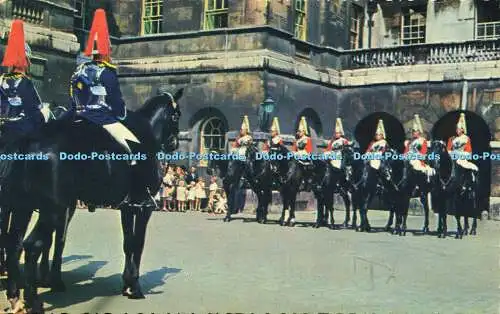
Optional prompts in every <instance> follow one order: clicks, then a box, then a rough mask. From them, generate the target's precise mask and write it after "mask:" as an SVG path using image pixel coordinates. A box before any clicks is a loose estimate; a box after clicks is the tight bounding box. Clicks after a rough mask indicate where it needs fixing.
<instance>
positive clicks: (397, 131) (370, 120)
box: [354, 111, 405, 153]
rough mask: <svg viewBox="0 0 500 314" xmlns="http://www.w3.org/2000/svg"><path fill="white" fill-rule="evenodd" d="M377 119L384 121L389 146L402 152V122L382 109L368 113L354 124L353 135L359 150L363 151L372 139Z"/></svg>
mask: <svg viewBox="0 0 500 314" xmlns="http://www.w3.org/2000/svg"><path fill="white" fill-rule="evenodd" d="M379 120H382V121H384V129H385V135H386V140H387V142H388V143H389V145H390V146H391V148H393V149H395V150H396V151H398V152H399V153H402V152H403V150H404V141H405V129H404V127H403V124H401V122H400V121H399V120H398V119H397V118H396V117H395V116H393V115H391V114H390V113H387V112H384V111H380V112H374V113H372V114H369V115H368V116H366V117H364V118H363V119H361V121H359V123H358V124H357V125H356V128H355V129H354V136H355V138H356V141H358V144H359V148H360V150H361V151H362V152H365V151H366V149H367V148H368V145H369V144H370V142H371V141H372V140H373V139H374V137H375V131H376V130H377V125H378V121H379Z"/></svg>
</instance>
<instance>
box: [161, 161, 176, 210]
mask: <svg viewBox="0 0 500 314" xmlns="http://www.w3.org/2000/svg"><path fill="white" fill-rule="evenodd" d="M174 179H175V176H174V170H173V168H172V167H170V166H168V167H167V171H166V173H165V176H164V177H163V184H162V185H163V210H164V211H167V210H168V211H171V210H172V207H173V206H172V196H173V193H174Z"/></svg>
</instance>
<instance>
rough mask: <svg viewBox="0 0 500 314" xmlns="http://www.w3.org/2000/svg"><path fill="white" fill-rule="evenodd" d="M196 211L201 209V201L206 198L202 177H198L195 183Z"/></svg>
mask: <svg viewBox="0 0 500 314" xmlns="http://www.w3.org/2000/svg"><path fill="white" fill-rule="evenodd" d="M196 188H197V189H196V211H200V210H201V202H202V200H203V199H205V198H207V193H206V192H205V182H203V178H199V179H198V183H197V184H196Z"/></svg>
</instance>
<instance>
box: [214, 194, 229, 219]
mask: <svg viewBox="0 0 500 314" xmlns="http://www.w3.org/2000/svg"><path fill="white" fill-rule="evenodd" d="M217 196H218V200H217V203H216V207H215V211H216V213H217V214H225V213H226V212H227V199H226V192H224V191H222V193H221V194H217Z"/></svg>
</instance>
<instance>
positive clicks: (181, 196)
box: [177, 180, 187, 212]
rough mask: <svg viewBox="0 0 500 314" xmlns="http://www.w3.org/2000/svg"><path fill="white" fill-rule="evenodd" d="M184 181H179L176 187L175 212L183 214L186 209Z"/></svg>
mask: <svg viewBox="0 0 500 314" xmlns="http://www.w3.org/2000/svg"><path fill="white" fill-rule="evenodd" d="M184 183H185V182H184V180H180V181H179V185H178V186H177V211H180V212H183V211H185V209H186V193H187V190H186V187H185V186H184Z"/></svg>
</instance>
